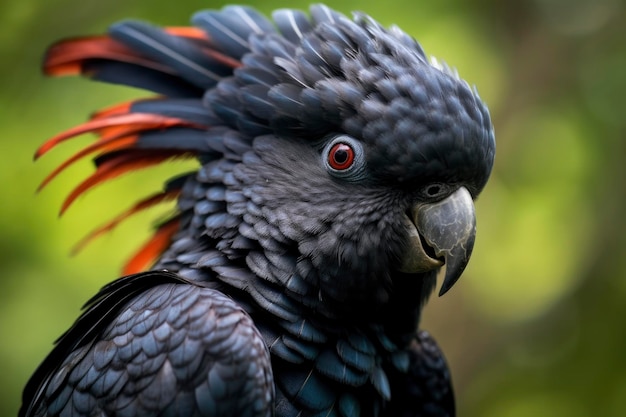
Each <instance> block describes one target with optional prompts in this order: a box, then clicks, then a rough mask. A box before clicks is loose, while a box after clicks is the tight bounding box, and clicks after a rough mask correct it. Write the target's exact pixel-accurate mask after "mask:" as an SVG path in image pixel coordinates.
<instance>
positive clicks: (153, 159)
mask: <svg viewBox="0 0 626 417" xmlns="http://www.w3.org/2000/svg"><path fill="white" fill-rule="evenodd" d="M185 154H191V153H190V152H188V151H181V150H147V149H127V150H126V151H124V153H121V154H119V155H115V156H114V157H111V158H110V159H108V160H107V161H105V162H103V163H102V164H100V165H99V166H98V168H97V169H96V172H94V173H93V174H92V175H91V176H89V177H88V178H87V179H86V180H84V181H83V182H81V183H80V184H78V186H77V187H76V188H74V189H73V190H72V192H71V193H70V194H69V195H68V196H67V198H66V199H65V201H64V202H63V204H62V205H61V210H60V212H59V216H61V215H63V213H65V211H66V210H67V209H68V208H69V207H70V206H71V205H72V203H73V202H74V201H75V200H76V199H77V198H78V197H79V196H81V195H82V194H83V193H85V192H86V191H88V190H90V189H91V188H93V187H95V186H96V185H98V184H101V183H103V182H104V181H107V180H110V179H113V178H116V177H118V176H120V175H123V174H125V173H128V172H130V171H135V170H139V169H143V168H147V167H150V166H153V165H157V164H159V163H161V162H163V161H165V160H166V159H169V158H172V157H175V156H182V155H185Z"/></svg>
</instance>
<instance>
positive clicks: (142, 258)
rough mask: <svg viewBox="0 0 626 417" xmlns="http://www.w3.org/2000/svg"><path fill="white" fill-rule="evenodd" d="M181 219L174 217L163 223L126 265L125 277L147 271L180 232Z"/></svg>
mask: <svg viewBox="0 0 626 417" xmlns="http://www.w3.org/2000/svg"><path fill="white" fill-rule="evenodd" d="M179 226H180V218H179V217H174V218H172V219H170V220H168V221H167V222H165V223H163V224H162V225H161V226H159V228H158V229H157V231H156V232H155V233H154V235H153V236H152V237H151V238H150V239H149V240H148V241H147V242H146V243H145V244H144V245H143V246H142V247H141V249H139V251H138V252H137V253H136V254H135V255H134V256H133V257H132V258H131V259H130V260H129V261H128V262H127V263H126V265H125V266H124V269H123V273H124V275H130V274H134V273H137V272H141V271H143V270H145V269H147V268H148V267H149V266H150V265H151V264H153V263H154V261H156V259H157V258H158V257H159V256H160V255H161V254H162V253H163V251H165V249H167V247H168V246H169V244H170V241H171V239H172V236H174V234H175V233H176V232H177V231H178V228H179Z"/></svg>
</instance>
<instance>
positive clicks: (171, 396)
mask: <svg viewBox="0 0 626 417" xmlns="http://www.w3.org/2000/svg"><path fill="white" fill-rule="evenodd" d="M193 24H194V27H182V28H181V27H168V28H163V29H161V28H157V27H154V26H151V25H149V24H146V23H140V22H136V21H126V22H122V23H118V24H116V25H114V26H112V27H111V28H110V30H109V32H108V34H107V35H106V36H97V37H87V38H78V39H71V40H66V41H62V42H60V43H57V44H55V45H54V46H52V47H51V48H50V50H49V51H48V54H47V56H46V59H45V64H44V70H45V72H46V73H47V74H50V75H67V74H83V75H87V76H89V77H91V78H93V79H96V80H100V81H106V82H111V83H119V84H125V85H129V86H133V87H139V88H143V89H146V90H150V91H152V92H154V93H156V94H157V95H156V96H155V97H152V98H149V99H144V100H138V101H133V102H129V103H123V104H121V105H117V106H114V107H111V108H108V109H106V110H103V111H101V112H98V113H96V114H95V115H94V116H93V117H92V118H91V120H90V121H88V122H86V123H85V124H83V125H80V126H78V127H75V128H73V129H70V130H68V131H67V132H64V133H62V134H60V135H58V136H56V137H54V138H52V139H51V140H49V141H48V142H46V143H45V144H44V145H43V146H42V147H41V148H40V149H39V150H38V152H37V154H36V156H37V157H39V156H41V155H43V154H45V153H46V152H48V151H49V150H50V149H51V148H53V147H55V146H56V145H57V144H59V143H60V142H62V141H64V140H66V139H69V138H72V137H74V136H77V135H80V134H83V133H87V132H92V133H95V134H96V135H97V140H96V141H95V142H94V143H93V144H91V145H90V146H87V147H86V148H85V149H83V150H82V151H80V152H79V153H78V154H76V155H74V156H72V157H71V158H70V159H69V160H68V161H66V162H65V163H63V164H62V165H61V166H60V167H59V168H58V169H57V170H55V171H54V172H53V173H52V174H51V175H50V176H49V177H48V178H46V179H45V180H44V183H43V185H45V184H46V183H48V181H49V180H51V179H52V178H54V177H55V176H56V175H57V174H58V173H59V172H61V171H62V170H63V169H64V168H65V167H67V166H68V165H70V164H71V163H73V162H74V161H76V160H77V159H79V158H81V157H84V156H87V155H90V154H96V156H95V165H96V170H95V173H94V174H93V175H92V176H90V177H89V178H87V179H86V180H85V181H84V182H82V183H81V184H79V185H78V186H77V188H76V189H75V190H74V191H73V192H72V193H71V194H70V195H69V197H68V198H67V200H66V201H65V203H64V205H63V207H62V211H64V210H65V209H66V208H67V207H68V206H69V205H70V204H71V203H72V201H74V200H75V198H76V197H77V196H79V195H80V194H82V193H83V192H84V191H86V190H88V189H90V188H92V187H93V186H95V185H98V184H99V183H101V182H103V181H106V180H108V179H110V178H113V177H116V176H118V175H121V174H124V173H126V172H129V171H132V170H135V169H139V168H144V167H148V166H152V165H155V164H158V163H161V162H163V161H165V160H168V159H172V158H180V157H194V158H197V160H198V161H199V169H198V170H197V171H195V172H191V173H186V174H184V175H181V176H179V177H177V178H174V179H171V180H170V181H168V182H167V184H166V186H165V188H164V190H163V191H162V192H159V193H157V194H154V195H150V196H148V197H146V198H144V199H143V200H141V201H140V202H139V203H137V204H136V205H134V206H132V207H131V208H130V209H128V210H127V211H126V212H124V213H123V214H121V215H120V216H118V217H116V218H115V219H113V220H112V221H111V222H110V223H107V224H105V225H104V226H102V227H101V228H99V229H97V230H96V231H95V232H94V233H93V234H92V235H90V236H89V237H93V236H96V235H98V234H100V233H102V232H105V231H107V230H110V229H111V228H113V227H115V226H116V225H117V224H118V223H119V222H120V221H121V220H123V219H124V218H126V217H127V216H129V215H131V214H134V213H136V212H138V211H140V210H141V209H144V208H146V207H149V206H152V205H154V204H157V203H159V202H162V201H165V200H172V199H176V200H177V210H176V213H175V214H174V215H173V216H172V217H171V218H169V219H168V220H167V221H164V222H162V223H161V224H160V226H159V227H158V229H157V231H156V233H155V235H154V237H153V239H151V240H150V241H149V242H148V243H147V244H146V245H145V246H144V247H143V248H142V249H141V250H140V252H139V253H138V254H137V255H136V256H135V257H134V258H132V259H131V261H130V262H129V263H128V265H127V267H126V270H125V272H126V273H127V276H125V277H123V278H120V279H118V280H116V281H113V282H112V283H110V284H109V285H107V286H105V287H104V288H103V289H102V290H101V291H100V292H99V293H98V294H97V295H96V296H95V297H93V298H92V299H91V300H90V301H89V302H88V303H87V305H86V306H85V310H84V312H83V314H82V315H81V316H80V317H79V318H78V320H77V321H76V323H75V324H74V325H73V326H72V327H71V328H70V329H69V330H68V331H67V332H66V333H64V334H63V335H62V336H61V337H60V338H59V340H58V341H57V343H56V346H55V347H54V349H53V350H52V352H51V353H50V355H49V356H48V357H47V358H46V359H45V360H44V361H43V363H42V364H41V365H40V367H39V368H38V369H37V370H36V371H35V373H34V375H33V376H32V378H31V379H30V381H29V382H28V384H27V385H26V388H25V390H24V394H23V405H22V408H21V410H20V416H23V417H26V416H119V417H122V416H125V417H139V416H213V417H224V416H233V417H234V416H237V417H245V416H254V417H261V416H272V415H273V416H276V417H296V416H344V417H348V416H363V417H374V416H381V417H382V416H394V417H406V416H446V415H447V416H451V415H454V400H453V394H452V388H451V384H450V377H449V372H448V369H447V366H446V364H445V360H444V358H443V355H442V354H441V351H440V350H439V348H438V347H437V345H436V344H435V342H434V341H433V340H432V338H431V337H430V336H429V335H428V334H427V333H426V332H423V331H419V330H418V324H419V319H420V312H421V309H422V307H423V305H424V303H425V302H426V300H427V298H428V297H429V295H430V294H431V292H432V291H433V289H434V288H435V285H436V276H437V273H438V272H439V271H440V270H442V269H445V276H444V278H443V284H442V288H441V291H440V293H444V292H445V291H447V290H448V289H449V288H450V287H451V286H452V285H453V284H454V283H455V282H456V280H457V279H458V278H459V276H460V275H461V273H462V271H463V269H464V268H465V266H466V264H467V262H468V260H469V257H470V253H471V251H472V247H473V244H474V234H475V216H474V208H473V199H474V198H476V196H477V195H478V194H479V193H480V191H481V190H482V189H483V187H484V186H485V183H486V182H487V179H488V177H489V174H490V171H491V168H492V165H493V160H494V152H495V142H494V134H493V128H492V125H491V121H490V116H489V113H488V110H487V108H486V106H485V105H484V104H483V103H482V102H481V100H480V99H479V97H478V95H477V93H476V92H475V90H474V89H472V88H470V87H469V86H468V84H467V83H466V82H464V81H462V80H461V79H460V78H459V77H458V75H457V74H456V72H455V71H453V70H451V69H449V68H448V67H447V66H445V65H443V64H438V63H437V62H436V61H431V60H429V59H427V57H426V55H425V54H424V51H423V50H422V48H421V47H420V45H419V44H418V43H417V42H416V41H415V40H414V39H413V38H411V37H410V36H408V35H407V34H405V33H404V32H402V31H401V30H400V29H398V28H397V27H391V28H388V29H387V28H384V27H382V26H381V25H380V24H378V23H377V22H376V21H374V20H373V19H372V18H370V17H369V16H367V15H365V14H362V13H355V14H354V16H353V18H352V19H350V18H347V17H345V16H343V15H341V14H339V13H337V12H335V11H333V10H331V9H329V8H328V7H325V6H323V5H315V6H312V7H311V9H310V14H309V15H307V14H305V13H303V12H300V11H295V10H278V11H276V12H275V13H274V14H273V15H272V20H269V19H267V18H266V17H264V16H262V15H261V14H259V13H258V12H256V11H255V10H253V9H250V8H246V7H240V6H231V7H226V8H224V9H222V10H218V11H215V10H210V11H202V12H199V13H197V14H196V15H195V16H194V18H193ZM146 270H147V271H146ZM141 271H145V272H141Z"/></svg>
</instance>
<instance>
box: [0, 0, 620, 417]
mask: <svg viewBox="0 0 626 417" xmlns="http://www.w3.org/2000/svg"><path fill="white" fill-rule="evenodd" d="M247 3H248V4H251V5H254V6H256V7H258V8H259V9H260V10H262V11H264V12H270V11H271V10H273V9H275V8H277V7H298V8H306V7H307V5H308V2H306V1H302V0H297V1H290V2H280V1H275V0H272V1H249V2H247ZM422 3H423V4H422ZM223 4H224V3H223V2H222V1H213V2H209V1H199V0H179V1H175V2H174V1H158V2H155V1H148V0H141V1H135V2H126V3H123V2H105V1H101V0H80V1H79V0H49V1H43V0H22V1H19V2H2V3H0V23H2V31H0V62H1V63H2V65H0V149H1V150H2V152H1V153H0V155H1V158H2V168H1V169H0V181H1V182H0V184H1V187H2V204H0V262H1V265H2V267H3V274H2V275H3V279H2V280H1V281H0V337H1V338H2V343H0V365H1V369H2V372H0V387H2V389H1V390H0V415H3V416H10V415H15V414H16V412H17V408H18V406H19V403H20V392H21V389H22V387H23V385H24V383H25V382H26V380H27V378H28V376H29V375H30V373H31V372H32V371H33V370H34V368H35V366H36V365H37V364H38V363H39V361H40V360H41V359H43V357H44V355H45V354H46V353H47V352H48V351H49V349H50V347H51V345H50V344H51V342H52V340H54V339H55V338H56V337H57V336H58V335H59V334H60V333H61V332H62V331H63V330H65V329H66V328H67V326H68V325H69V324H70V323H71V322H72V321H73V320H74V319H75V317H76V316H77V313H78V309H79V308H80V305H81V304H82V303H83V302H84V301H85V300H87V299H88V298H89V296H90V295H92V294H93V293H95V291H97V289H98V288H99V287H100V286H102V285H103V284H105V283H106V282H108V281H110V280H111V279H113V278H115V277H117V276H118V274H119V272H118V271H119V267H120V265H121V264H122V263H123V261H124V259H125V256H127V255H128V254H129V253H130V252H131V250H132V249H133V248H134V247H136V246H137V245H139V244H140V243H141V241H142V240H143V239H145V238H146V237H147V236H148V231H149V229H150V226H151V225H150V216H147V218H144V219H134V220H132V221H130V222H128V223H127V224H126V225H124V226H121V227H120V228H119V230H116V231H115V233H114V234H113V235H112V236H109V237H106V238H103V239H100V240H99V241H96V242H94V243H93V244H92V245H91V246H90V247H88V248H87V249H86V250H85V251H84V252H83V253H81V254H80V255H79V256H77V257H75V258H73V259H69V257H68V252H69V251H70V249H71V247H72V245H73V244H74V243H76V242H77V241H78V240H79V239H80V238H81V237H82V236H83V235H84V234H85V233H87V232H88V231H89V230H90V228H91V227H93V226H96V225H98V224H100V222H102V221H103V220H105V219H107V218H109V217H111V216H113V215H114V214H115V213H117V212H118V211H120V210H121V209H123V208H124V207H127V206H129V205H130V204H131V201H133V198H136V197H138V196H143V195H146V194H148V193H150V192H151V191H155V190H157V189H158V188H159V187H160V184H161V182H162V180H163V179H164V178H165V177H166V176H167V175H168V173H169V172H180V170H181V169H185V168H188V167H189V165H188V164H187V165H185V167H181V166H180V165H178V166H175V167H174V168H173V171H172V168H169V167H164V168H158V169H156V170H155V169H152V170H149V171H146V172H143V173H141V174H138V175H133V176H132V177H128V178H122V179H120V180H116V181H114V183H112V184H110V185H107V186H104V187H102V188H101V189H99V190H97V191H95V192H93V193H90V195H89V196H88V197H87V198H85V199H82V200H81V201H78V202H77V203H76V205H75V207H72V208H71V209H70V210H69V211H68V213H67V216H65V217H64V218H62V219H61V220H58V219H57V218H56V215H55V213H56V212H57V210H58V207H59V206H60V203H61V201H62V198H63V195H64V194H65V193H67V192H68V191H69V190H70V189H71V188H72V187H73V186H74V185H76V184H77V183H78V181H79V180H80V179H82V178H83V177H84V176H85V175H86V174H87V173H88V172H89V170H90V169H91V167H90V164H89V163H88V162H85V163H84V164H79V165H78V166H76V167H75V168H72V169H71V170H69V171H68V172H67V173H65V174H64V175H62V176H61V177H60V178H59V179H58V180H57V181H55V183H53V184H52V185H51V186H50V187H48V189H46V190H44V191H43V192H42V193H41V194H40V195H37V196H35V195H34V190H35V189H36V188H37V185H38V182H39V181H40V180H41V179H42V178H43V177H44V175H45V174H46V173H47V172H49V170H50V169H52V168H53V167H54V166H56V165H57V164H58V163H60V161H61V160H62V159H63V158H64V157H67V156H69V155H70V154H71V153H72V152H73V151H75V150H76V149H78V148H79V147H80V146H81V145H84V144H85V143H88V141H89V140H90V139H89V138H84V139H80V140H78V141H77V143H76V144H70V143H68V144H66V145H64V146H63V148H61V149H59V150H56V151H55V152H53V153H51V154H50V155H47V156H46V157H45V158H44V159H43V160H42V161H40V162H38V163H37V164H36V165H33V164H32V163H31V162H30V160H31V159H32V156H31V155H32V153H33V151H34V149H36V147H37V146H38V144H40V143H41V142H42V141H43V140H44V139H45V138H46V137H49V136H50V135H52V134H54V133H57V132H59V131H61V130H63V129H66V128H68V127H70V126H72V125H75V124H77V123H80V122H81V121H83V120H84V119H85V118H86V116H87V114H88V113H89V112H90V111H92V110H95V109H98V108H101V107H104V106H107V105H109V104H113V103H116V102H118V101H121V100H123V99H127V98H131V97H134V96H137V95H138V94H139V93H138V92H137V91H133V90H130V89H125V88H121V87H111V86H106V85H101V84H97V83H90V82H87V81H85V80H80V79H58V80H44V79H43V77H42V76H41V75H40V72H39V65H40V60H41V56H42V54H43V52H44V50H45V47H46V46H47V45H48V44H50V43H51V42H53V41H54V40H57V39H59V38H62V37H67V36H74V35H80V34H92V33H99V32H102V31H104V30H105V29H106V26H107V25H108V24H109V23H111V22H113V21H116V20H119V19H122V18H128V17H134V18H141V19H145V20H150V21H154V22H157V23H159V24H168V25H183V24H186V23H187V22H188V18H189V16H190V15H191V13H192V12H194V11H196V10H199V9H202V8H209V7H211V8H218V7H221V6H222V5H223ZM330 5H331V6H332V7H334V8H337V9H339V10H341V11H343V12H346V13H349V12H350V11H351V10H363V11H365V12H367V13H369V14H371V15H372V16H373V17H375V18H376V19H377V20H379V21H381V22H382V23H384V24H386V25H389V24H392V23H396V24H398V25H399V26H400V27H402V28H403V29H404V30H406V31H407V32H409V33H411V34H412V35H413V36H415V37H416V38H417V39H418V40H419V41H420V42H421V43H422V45H423V46H424V47H425V49H426V51H427V52H428V53H430V54H433V55H435V56H437V57H438V58H440V59H443V60H445V61H446V62H448V63H449V64H450V65H452V66H455V67H457V68H458V70H459V72H460V74H461V76H462V77H463V78H465V79H467V80H468V81H469V82H470V83H472V84H476V85H477V87H478V90H479V92H480V94H481V96H482V97H483V99H484V100H485V101H486V102H487V103H488V104H489V105H490V108H491V112H492V116H493V121H494V124H495V126H496V137H497V142H498V150H497V158H496V167H495V170H494V174H493V177H492V180H491V182H490V183H489V185H488V186H487V188H486V190H485V191H484V193H483V195H482V196H481V197H480V199H479V201H478V203H477V210H478V221H479V226H478V241H477V245H476V248H475V253H474V256H473V258H472V262H471V263H470V266H469V267H468V270H467V272H466V274H465V276H464V277H463V279H462V280H461V282H460V283H459V285H458V286H457V287H455V289H454V290H452V291H451V292H450V293H448V294H447V295H446V296H445V297H443V298H441V299H437V298H434V299H433V300H432V301H431V303H430V304H429V306H428V307H427V310H426V313H425V315H426V318H425V323H424V327H425V328H427V329H428V330H430V331H431V332H432V333H433V334H434V335H435V337H436V338H437V339H438V340H439V342H440V344H441V345H442V347H443V349H444V351H445V352H446V354H447V356H448V359H449V362H450V366H451V368H452V372H453V376H454V378H455V385H456V390H457V397H458V408H459V415H460V416H487V417H491V416H493V417H503V416H504V417H509V416H510V417H523V416H565V415H567V416H571V417H578V416H615V417H617V416H622V415H624V414H625V413H626V359H625V356H626V355H624V352H626V326H625V325H624V317H626V253H625V249H626V222H625V221H624V216H625V214H626V165H625V164H624V162H623V160H624V157H625V156H626V142H625V135H626V114H625V113H626V106H625V105H624V103H623V101H624V98H625V97H626V42H625V41H626V38H625V37H624V27H626V18H625V14H626V11H625V10H626V5H625V4H624V1H623V0H595V1H592V0H526V1H511V2H500V1H496V0H473V1H465V2H464V1H461V0H443V1H439V2H426V1H409V0H388V1H384V2H371V4H370V3H369V2H358V1H355V0H352V1H343V2H340V1H335V2H332V3H330ZM78 142H80V143H78ZM167 210H168V209H167V208H166V209H162V210H161V211H158V210H157V211H155V212H153V213H151V214H153V215H155V216H156V217H157V218H158V217H160V216H162V215H164V214H165V213H166V212H167Z"/></svg>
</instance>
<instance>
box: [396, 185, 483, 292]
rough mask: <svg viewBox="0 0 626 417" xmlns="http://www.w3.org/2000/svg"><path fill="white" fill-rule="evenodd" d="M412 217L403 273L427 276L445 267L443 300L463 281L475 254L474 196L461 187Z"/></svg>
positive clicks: (415, 211) (420, 208)
mask: <svg viewBox="0 0 626 417" xmlns="http://www.w3.org/2000/svg"><path fill="white" fill-rule="evenodd" d="M411 216H412V218H411V219H408V218H407V221H408V222H410V223H411V226H410V229H409V230H408V231H409V240H410V243H409V247H408V248H407V252H406V255H407V256H406V257H405V259H404V262H403V265H402V268H401V270H402V271H403V272H409V273H416V272H426V271H429V270H432V269H435V268H437V267H440V266H441V265H443V264H444V263H445V265H446V275H445V278H444V280H443V284H442V286H441V290H440V291H439V295H440V296H441V295H443V294H445V293H446V292H447V291H448V290H449V289H450V288H452V286H453V285H454V283H455V282H456V281H457V280H458V279H459V277H460V276H461V274H462V273H463V270H464V269H465V267H466V266H467V263H468V262H469V259H470V255H471V254H472V249H473V247H474V240H475V237H476V215H475V212H474V202H473V201H472V196H471V195H470V193H469V191H467V189H466V188H465V187H461V188H459V189H458V190H457V191H455V192H454V193H453V194H451V195H450V196H448V197H447V198H445V199H443V200H441V201H438V202H436V203H428V204H423V203H420V204H417V205H416V206H415V207H413V210H412V211H411ZM407 226H408V225H407Z"/></svg>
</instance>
